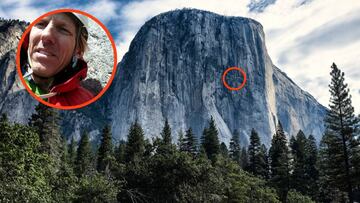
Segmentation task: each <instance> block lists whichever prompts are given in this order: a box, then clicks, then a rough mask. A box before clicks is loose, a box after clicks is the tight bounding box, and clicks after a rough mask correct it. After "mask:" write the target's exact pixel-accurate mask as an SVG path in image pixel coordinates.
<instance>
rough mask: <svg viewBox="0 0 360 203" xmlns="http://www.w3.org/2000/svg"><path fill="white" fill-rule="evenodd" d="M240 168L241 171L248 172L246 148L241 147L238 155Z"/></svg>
mask: <svg viewBox="0 0 360 203" xmlns="http://www.w3.org/2000/svg"><path fill="white" fill-rule="evenodd" d="M240 166H241V168H242V169H244V170H246V171H248V170H249V157H248V153H247V151H246V147H243V148H242V149H241V153H240Z"/></svg>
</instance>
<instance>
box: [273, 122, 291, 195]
mask: <svg viewBox="0 0 360 203" xmlns="http://www.w3.org/2000/svg"><path fill="white" fill-rule="evenodd" d="M269 157H270V168H271V177H270V183H271V185H272V186H273V187H275V188H276V190H277V192H278V195H279V197H280V200H281V201H283V202H286V197H287V192H288V190H289V176H290V174H289V172H290V165H289V150H288V147H287V141H286V136H285V133H284V130H283V128H282V126H281V123H280V121H279V122H278V125H277V126H276V133H275V135H274V136H273V139H272V141H271V147H270V150H269Z"/></svg>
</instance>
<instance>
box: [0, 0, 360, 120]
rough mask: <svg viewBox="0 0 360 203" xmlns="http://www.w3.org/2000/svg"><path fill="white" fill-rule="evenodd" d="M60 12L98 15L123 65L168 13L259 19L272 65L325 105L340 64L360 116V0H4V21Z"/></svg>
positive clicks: (1, 7)
mask: <svg viewBox="0 0 360 203" xmlns="http://www.w3.org/2000/svg"><path fill="white" fill-rule="evenodd" d="M59 8H74V9H79V10H83V11H85V12H88V13H90V14H92V15H93V16H95V17H97V18H98V19H99V20H100V21H101V22H102V23H103V24H104V25H105V26H107V28H108V29H109V30H110V32H111V34H112V36H113V37H114V40H115V43H116V47H117V52H118V60H119V61H120V60H121V59H122V57H123V55H124V54H125V53H126V52H127V50H128V47H129V45H130V43H131V40H132V39H133V38H134V36H135V34H136V33H137V31H138V30H139V29H140V27H141V26H142V25H143V24H144V23H145V22H146V21H147V20H149V19H151V18H152V17H153V16H156V15H158V14H160V13H163V12H166V11H169V10H174V9H181V8H197V9H201V10H207V11H212V12H215V13H218V14H222V15H227V16H242V17H249V18H252V19H255V20H257V21H258V22H260V23H261V24H262V25H263V28H264V32H265V42H266V46H267V51H268V53H269V55H270V57H271V59H272V61H273V63H274V64H275V65H276V66H277V67H278V68H280V69H281V70H282V71H284V72H285V73H286V74H287V75H288V76H289V77H290V78H291V79H292V80H293V81H294V82H295V83H296V84H297V85H299V86H300V87H301V88H302V89H303V90H305V91H307V92H309V93H310V94H311V95H312V96H314V98H316V99H317V100H318V101H319V102H320V103H321V104H323V105H324V106H328V104H329V98H330V93H329V90H328V89H329V88H328V85H329V83H330V75H329V72H330V66H331V64H332V63H333V62H335V63H336V64H337V66H338V68H340V69H341V70H342V71H343V72H344V73H345V82H346V83H348V87H349V88H350V94H351V95H352V103H353V106H354V108H355V111H356V113H357V114H359V113H360V1H359V0H343V1H338V0H221V1H219V0H206V1H204V0H121V1H119V0H118V1H115V0H86V1H85V0H83V1H81V0H71V1H70V0H65V1H57V0H2V1H1V3H0V17H3V18H6V19H20V20H25V21H29V22H31V21H33V20H35V19H36V18H37V17H38V16H40V15H42V14H44V13H46V12H48V11H50V10H54V9H59Z"/></svg>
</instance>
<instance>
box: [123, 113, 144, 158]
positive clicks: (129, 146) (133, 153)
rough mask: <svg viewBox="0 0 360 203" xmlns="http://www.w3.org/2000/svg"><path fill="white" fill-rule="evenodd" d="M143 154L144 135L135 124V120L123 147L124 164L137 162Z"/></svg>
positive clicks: (137, 124) (138, 125)
mask: <svg viewBox="0 0 360 203" xmlns="http://www.w3.org/2000/svg"><path fill="white" fill-rule="evenodd" d="M144 152H145V141H144V133H143V130H142V128H141V126H140V124H139V123H138V122H137V120H136V121H135V122H134V123H133V124H132V125H131V127H130V130H129V134H128V141H127V143H126V147H125V162H131V161H135V160H138V159H140V158H141V157H142V155H143V154H144Z"/></svg>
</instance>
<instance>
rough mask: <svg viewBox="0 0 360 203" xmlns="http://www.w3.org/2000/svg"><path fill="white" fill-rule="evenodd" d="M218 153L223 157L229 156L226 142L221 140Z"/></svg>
mask: <svg viewBox="0 0 360 203" xmlns="http://www.w3.org/2000/svg"><path fill="white" fill-rule="evenodd" d="M220 154H221V155H222V156H223V157H228V156H229V150H228V149H227V147H226V144H225V143H224V142H222V143H221V144H220Z"/></svg>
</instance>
